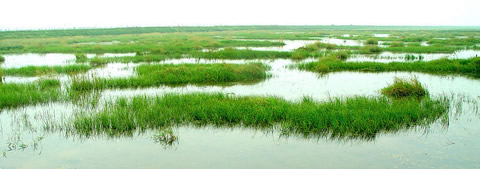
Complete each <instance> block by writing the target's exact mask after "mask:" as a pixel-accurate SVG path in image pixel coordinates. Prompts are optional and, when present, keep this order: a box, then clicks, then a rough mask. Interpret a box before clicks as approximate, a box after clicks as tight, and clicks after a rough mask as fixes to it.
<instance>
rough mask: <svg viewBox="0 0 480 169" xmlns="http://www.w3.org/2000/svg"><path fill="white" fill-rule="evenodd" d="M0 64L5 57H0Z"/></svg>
mask: <svg viewBox="0 0 480 169" xmlns="http://www.w3.org/2000/svg"><path fill="white" fill-rule="evenodd" d="M2 62H5V57H3V56H2V55H0V63H2Z"/></svg>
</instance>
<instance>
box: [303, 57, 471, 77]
mask: <svg viewBox="0 0 480 169" xmlns="http://www.w3.org/2000/svg"><path fill="white" fill-rule="evenodd" d="M477 62H478V60H477V59H476V58H472V59H446V58H444V59H438V60H432V61H427V62H424V61H415V62H390V63H377V62H343V61H341V60H340V59H337V58H335V57H323V58H320V59H319V61H318V62H310V63H303V64H298V65H297V66H298V67H299V68H300V69H304V70H310V71H316V72H322V73H327V72H335V71H368V72H388V71H415V72H425V73H436V74H438V73H440V74H442V73H460V74H466V75H473V76H478V75H479V74H478V67H476V64H475V63H477Z"/></svg>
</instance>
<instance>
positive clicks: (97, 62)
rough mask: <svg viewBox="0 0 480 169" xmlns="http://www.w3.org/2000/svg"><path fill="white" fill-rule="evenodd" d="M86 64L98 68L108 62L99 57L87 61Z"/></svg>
mask: <svg viewBox="0 0 480 169" xmlns="http://www.w3.org/2000/svg"><path fill="white" fill-rule="evenodd" d="M88 63H90V66H93V67H98V66H103V65H106V64H107V63H108V62H107V60H106V59H103V58H101V57H94V58H91V59H89V61H88Z"/></svg>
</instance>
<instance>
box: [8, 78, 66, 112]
mask: <svg viewBox="0 0 480 169" xmlns="http://www.w3.org/2000/svg"><path fill="white" fill-rule="evenodd" d="M61 97H62V93H61V91H60V81H58V80H55V79H41V80H38V81H36V82H33V83H25V84H22V83H0V109H3V108H13V107H18V106H23V105H28V104H36V103H46V102H50V101H56V100H59V99H60V98H61Z"/></svg>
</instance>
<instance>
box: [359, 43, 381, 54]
mask: <svg viewBox="0 0 480 169" xmlns="http://www.w3.org/2000/svg"><path fill="white" fill-rule="evenodd" d="M382 51H383V49H382V48H381V47H378V46H371V45H367V46H364V47H362V48H360V50H359V53H363V54H371V53H380V52H382Z"/></svg>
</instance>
